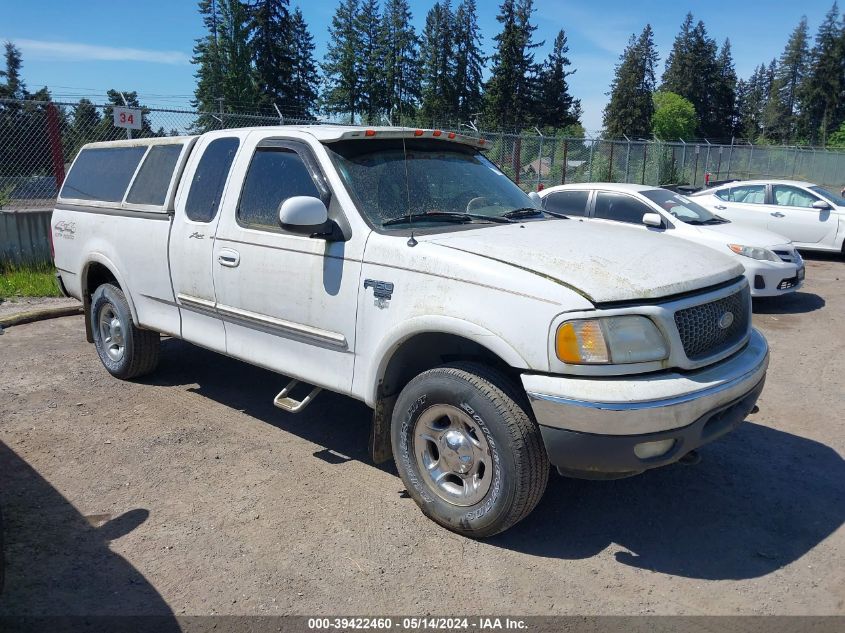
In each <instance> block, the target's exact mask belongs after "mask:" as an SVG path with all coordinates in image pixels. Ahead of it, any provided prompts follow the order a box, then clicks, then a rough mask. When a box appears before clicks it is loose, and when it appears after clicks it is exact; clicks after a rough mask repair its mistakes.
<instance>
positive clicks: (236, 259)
mask: <svg viewBox="0 0 845 633" xmlns="http://www.w3.org/2000/svg"><path fill="white" fill-rule="evenodd" d="M217 263H218V264H220V265H221V266H228V267H229V268H235V267H236V266H237V265H238V264H240V263H241V254H240V253H239V252H238V251H233V250H232V249H231V248H221V249H220V252H219V253H218V254H217Z"/></svg>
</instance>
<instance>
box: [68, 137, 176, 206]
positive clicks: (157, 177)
mask: <svg viewBox="0 0 845 633" xmlns="http://www.w3.org/2000/svg"><path fill="white" fill-rule="evenodd" d="M191 143H192V139H190V138H185V137H173V138H167V139H145V140H142V141H140V142H138V143H135V144H131V145H129V144H126V145H111V146H109V145H105V146H104V145H93V146H86V147H83V148H82V149H81V150H80V152H79V155H78V156H77V158H76V160H75V161H74V162H73V166H72V167H71V169H70V172H69V173H68V175H67V178H66V179H65V182H64V184H63V185H62V190H61V192H60V193H59V200H61V201H66V202H68V201H69V202H76V203H79V204H85V205H90V206H100V207H113V208H126V209H129V210H132V209H136V210H140V211H153V212H156V211H158V212H164V211H166V210H167V209H166V208H165V207H167V206H168V204H169V203H172V194H173V191H174V189H175V186H176V180H177V177H178V175H179V171H180V169H181V165H182V164H183V163H184V161H185V158H186V156H187V151H186V149H187V148H188V147H189V146H190V144H191Z"/></svg>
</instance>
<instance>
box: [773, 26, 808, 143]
mask: <svg viewBox="0 0 845 633" xmlns="http://www.w3.org/2000/svg"><path fill="white" fill-rule="evenodd" d="M809 39H810V36H809V31H808V29H807V18H806V17H803V18H801V22H799V23H798V26H796V27H795V30H794V31H792V34H791V35H790V36H789V41H788V42H787V44H786V48H785V49H784V51H783V53H781V56H780V60H779V61H778V71H777V76H776V81H777V91H778V98H779V102H780V106H781V107H780V125H779V130H778V131H779V136H780V140H782V141H784V142H790V141H793V140H795V139H796V138H797V137H798V136H799V135H800V134H801V130H800V127H799V121H798V115H799V111H800V105H801V104H800V100H799V96H800V92H799V91H800V88H801V85H802V84H803V83H804V79H805V78H806V76H807V69H808V64H809V59H810V49H809Z"/></svg>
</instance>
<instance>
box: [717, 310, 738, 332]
mask: <svg viewBox="0 0 845 633" xmlns="http://www.w3.org/2000/svg"><path fill="white" fill-rule="evenodd" d="M733 322H734V313H733V312H725V313H724V314H723V315H722V316H720V317H719V327H720V328H721V329H723V330H727V329H728V328H729V327H730V326H731V325H732V324H733Z"/></svg>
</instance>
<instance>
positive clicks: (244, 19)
mask: <svg viewBox="0 0 845 633" xmlns="http://www.w3.org/2000/svg"><path fill="white" fill-rule="evenodd" d="M216 1H217V4H218V6H219V7H220V18H221V20H220V33H219V35H218V46H219V49H220V57H221V60H222V69H223V99H224V100H225V104H226V107H227V108H234V109H250V108H255V107H256V106H257V105H258V100H259V99H258V97H259V95H258V90H257V87H256V82H255V72H254V70H253V66H252V51H251V50H250V46H249V11H248V10H247V7H246V5H244V4H243V2H241V0H216Z"/></svg>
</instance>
